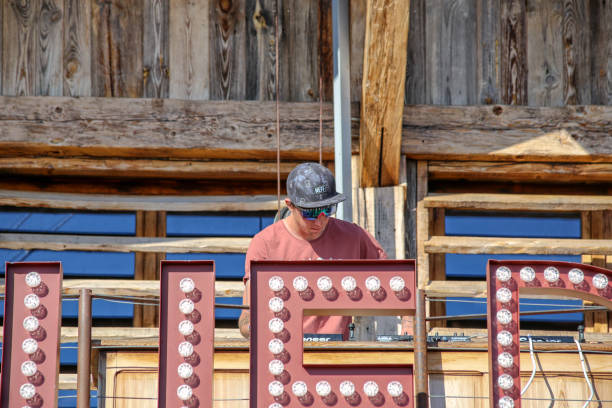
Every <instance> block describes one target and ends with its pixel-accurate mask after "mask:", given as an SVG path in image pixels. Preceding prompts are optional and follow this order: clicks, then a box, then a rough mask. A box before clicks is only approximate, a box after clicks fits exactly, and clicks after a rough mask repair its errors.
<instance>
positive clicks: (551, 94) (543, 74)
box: [525, 0, 565, 106]
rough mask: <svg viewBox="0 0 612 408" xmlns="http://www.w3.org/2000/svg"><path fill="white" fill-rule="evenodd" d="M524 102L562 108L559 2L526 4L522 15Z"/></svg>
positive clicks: (558, 0) (561, 30) (560, 7)
mask: <svg viewBox="0 0 612 408" xmlns="http://www.w3.org/2000/svg"><path fill="white" fill-rule="evenodd" d="M526 20H527V26H526V29H527V32H528V33H529V35H528V36H527V43H528V44H527V47H528V49H529V50H530V51H531V50H537V51H536V52H529V54H528V55H527V57H528V58H527V72H525V74H526V75H527V98H528V101H529V105H531V106H563V105H564V104H565V101H564V98H563V90H564V82H563V76H564V74H563V54H564V51H565V50H564V45H563V0H536V1H529V5H528V7H527V12H526Z"/></svg>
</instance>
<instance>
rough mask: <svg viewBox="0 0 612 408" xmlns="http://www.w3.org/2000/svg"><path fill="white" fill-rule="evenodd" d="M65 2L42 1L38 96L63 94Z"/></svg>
mask: <svg viewBox="0 0 612 408" xmlns="http://www.w3.org/2000/svg"><path fill="white" fill-rule="evenodd" d="M63 14H64V2H63V0H41V4H40V15H39V18H38V24H37V25H38V38H37V43H38V59H39V61H40V62H39V66H38V69H39V75H40V78H39V85H38V90H37V95H43V96H61V95H62V94H63V91H62V88H63V77H62V72H63V68H62V62H63V49H64V47H63V22H62V19H63Z"/></svg>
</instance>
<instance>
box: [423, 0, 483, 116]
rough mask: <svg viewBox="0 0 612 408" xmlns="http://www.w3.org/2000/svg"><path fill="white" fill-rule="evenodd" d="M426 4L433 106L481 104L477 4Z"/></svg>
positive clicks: (457, 0) (437, 0)
mask: <svg viewBox="0 0 612 408" xmlns="http://www.w3.org/2000/svg"><path fill="white" fill-rule="evenodd" d="M425 3H426V6H425V7H426V11H425V15H426V23H425V26H426V32H427V45H428V51H430V50H431V52H427V53H426V55H427V58H428V61H427V73H426V76H427V79H428V80H427V88H428V95H429V101H430V102H429V103H433V104H435V105H472V104H474V103H476V101H477V82H476V78H477V70H476V69H474V68H475V67H476V66H477V62H476V61H477V57H476V51H477V47H476V46H475V44H476V43H477V42H478V38H477V35H476V33H477V18H476V7H475V6H476V4H475V2H474V1H471V0H451V1H447V0H433V1H432V0H428V1H426V2H425Z"/></svg>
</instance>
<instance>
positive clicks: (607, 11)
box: [589, 0, 612, 105]
mask: <svg viewBox="0 0 612 408" xmlns="http://www.w3.org/2000/svg"><path fill="white" fill-rule="evenodd" d="M589 7H590V10H589V12H590V13H589V14H590V19H589V33H590V39H591V41H590V43H591V58H592V62H591V72H590V78H591V103H593V104H600V105H610V104H612V26H611V25H610V21H612V2H610V1H605V0H593V1H590V2H589Z"/></svg>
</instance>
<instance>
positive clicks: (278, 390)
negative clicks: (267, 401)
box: [268, 381, 285, 397]
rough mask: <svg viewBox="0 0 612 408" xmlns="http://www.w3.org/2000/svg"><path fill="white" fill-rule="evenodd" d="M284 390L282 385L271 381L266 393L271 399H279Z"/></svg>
mask: <svg viewBox="0 0 612 408" xmlns="http://www.w3.org/2000/svg"><path fill="white" fill-rule="evenodd" d="M284 390H285V387H283V383H282V382H280V381H272V382H271V383H270V384H268V392H269V393H270V395H272V396H273V397H280V396H281V395H283V391H284Z"/></svg>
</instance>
